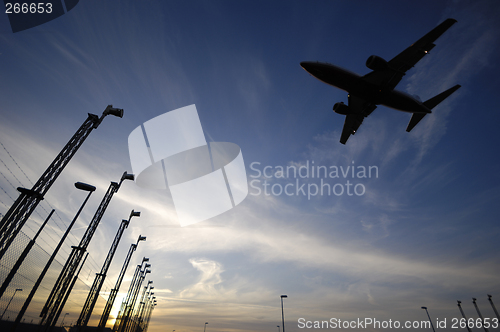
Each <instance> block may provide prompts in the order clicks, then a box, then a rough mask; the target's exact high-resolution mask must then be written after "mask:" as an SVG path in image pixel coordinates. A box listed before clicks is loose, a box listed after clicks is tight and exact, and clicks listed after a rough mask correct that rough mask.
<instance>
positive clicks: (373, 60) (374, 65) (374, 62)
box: [366, 55, 388, 70]
mask: <svg viewBox="0 0 500 332" xmlns="http://www.w3.org/2000/svg"><path fill="white" fill-rule="evenodd" d="M366 66H367V67H368V68H370V69H371V70H383V69H386V68H387V66H388V65H387V61H385V60H384V59H382V58H381V57H379V56H376V55H371V56H370V57H369V58H368V60H366Z"/></svg>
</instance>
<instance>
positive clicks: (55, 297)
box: [40, 172, 134, 332]
mask: <svg viewBox="0 0 500 332" xmlns="http://www.w3.org/2000/svg"><path fill="white" fill-rule="evenodd" d="M124 180H134V175H133V174H128V173H127V172H124V173H123V175H122V177H121V179H120V182H119V183H116V182H111V184H110V186H109V188H108V191H107V192H106V194H105V195H104V197H103V199H102V201H101V204H100V205H99V207H98V208H97V211H96V213H95V214H94V217H93V218H92V220H91V221H90V223H89V226H88V227H87V230H86V231H85V234H84V235H83V237H82V239H81V240H80V243H79V244H78V246H73V247H72V248H73V250H72V251H71V253H70V255H69V257H68V259H67V261H66V263H65V265H64V267H63V269H62V270H61V273H60V274H59V277H58V279H57V281H56V283H55V285H54V287H53V288H52V291H51V293H50V295H49V298H48V299H47V302H46V303H45V306H44V307H43V309H42V312H41V314H40V316H41V317H42V319H41V321H40V326H43V329H42V331H44V332H48V331H50V330H51V329H52V328H53V327H54V326H55V324H56V322H57V320H58V318H59V314H60V312H61V310H62V307H63V306H64V303H63V302H64V301H63V299H64V298H65V297H66V294H67V293H69V292H71V289H72V288H71V286H70V284H71V281H72V279H73V277H74V275H75V272H76V270H77V268H78V265H80V261H81V260H82V258H83V255H84V253H85V252H86V250H87V247H88V245H89V243H90V240H91V239H92V237H93V235H94V233H95V231H96V229H97V226H99V222H100V221H101V218H102V216H103V215H104V212H105V211H106V208H107V207H108V205H109V202H110V201H111V199H112V198H113V195H114V194H115V193H116V192H118V190H119V189H120V186H121V184H122V182H123V181H124Z"/></svg>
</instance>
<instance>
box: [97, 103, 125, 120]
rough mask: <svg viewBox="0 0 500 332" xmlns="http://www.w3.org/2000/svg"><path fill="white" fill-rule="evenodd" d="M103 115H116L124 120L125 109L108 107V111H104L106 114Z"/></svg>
mask: <svg viewBox="0 0 500 332" xmlns="http://www.w3.org/2000/svg"><path fill="white" fill-rule="evenodd" d="M102 114H103V115H114V116H117V117H119V118H122V117H123V109H121V108H115V107H113V105H108V107H106V109H105V110H104V112H103V113H102Z"/></svg>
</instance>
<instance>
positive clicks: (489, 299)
mask: <svg viewBox="0 0 500 332" xmlns="http://www.w3.org/2000/svg"><path fill="white" fill-rule="evenodd" d="M491 298H492V296H491V295H490V294H488V301H490V304H491V307H492V308H493V311H494V312H495V315H497V318H498V319H499V320H500V315H498V311H497V308H495V305H494V304H493V300H492V299H491Z"/></svg>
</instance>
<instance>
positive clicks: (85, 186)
mask: <svg viewBox="0 0 500 332" xmlns="http://www.w3.org/2000/svg"><path fill="white" fill-rule="evenodd" d="M75 187H76V188H77V189H80V190H83V191H87V192H88V194H87V197H86V198H85V200H84V201H83V203H82V205H81V206H80V209H79V210H78V212H77V213H76V215H75V217H74V218H73V220H72V221H71V223H70V224H69V226H68V228H67V229H66V232H64V235H63V236H62V238H61V240H60V241H59V243H58V244H57V247H56V248H55V249H54V252H52V255H51V256H50V258H49V260H48V261H47V263H46V264H45V267H44V268H43V270H42V272H41V273H40V275H39V276H38V279H37V280H36V282H35V284H34V285H33V288H32V289H31V292H30V294H29V295H28V297H27V298H26V300H25V301H24V304H23V307H22V308H21V311H19V314H18V315H17V317H16V320H15V322H14V324H13V325H12V328H11V331H12V332H13V331H15V330H16V328H17V326H18V325H19V323H20V322H21V319H22V318H23V316H24V313H25V312H26V309H28V306H29V304H30V303H31V300H32V299H33V296H34V295H35V293H36V291H37V290H38V287H39V286H40V284H41V282H42V280H43V278H44V277H45V274H46V273H47V271H48V270H49V267H50V265H51V264H52V262H53V261H54V259H55V258H56V256H57V253H58V252H59V249H61V246H62V244H63V243H64V241H65V240H66V237H67V236H68V234H69V232H70V230H71V228H72V227H73V225H74V224H75V222H76V220H77V219H78V217H79V216H80V213H81V212H82V210H83V208H84V207H85V204H87V201H88V200H89V198H90V195H92V193H93V192H94V191H95V189H96V188H95V187H94V186H91V185H89V184H85V183H82V182H77V183H75Z"/></svg>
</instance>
